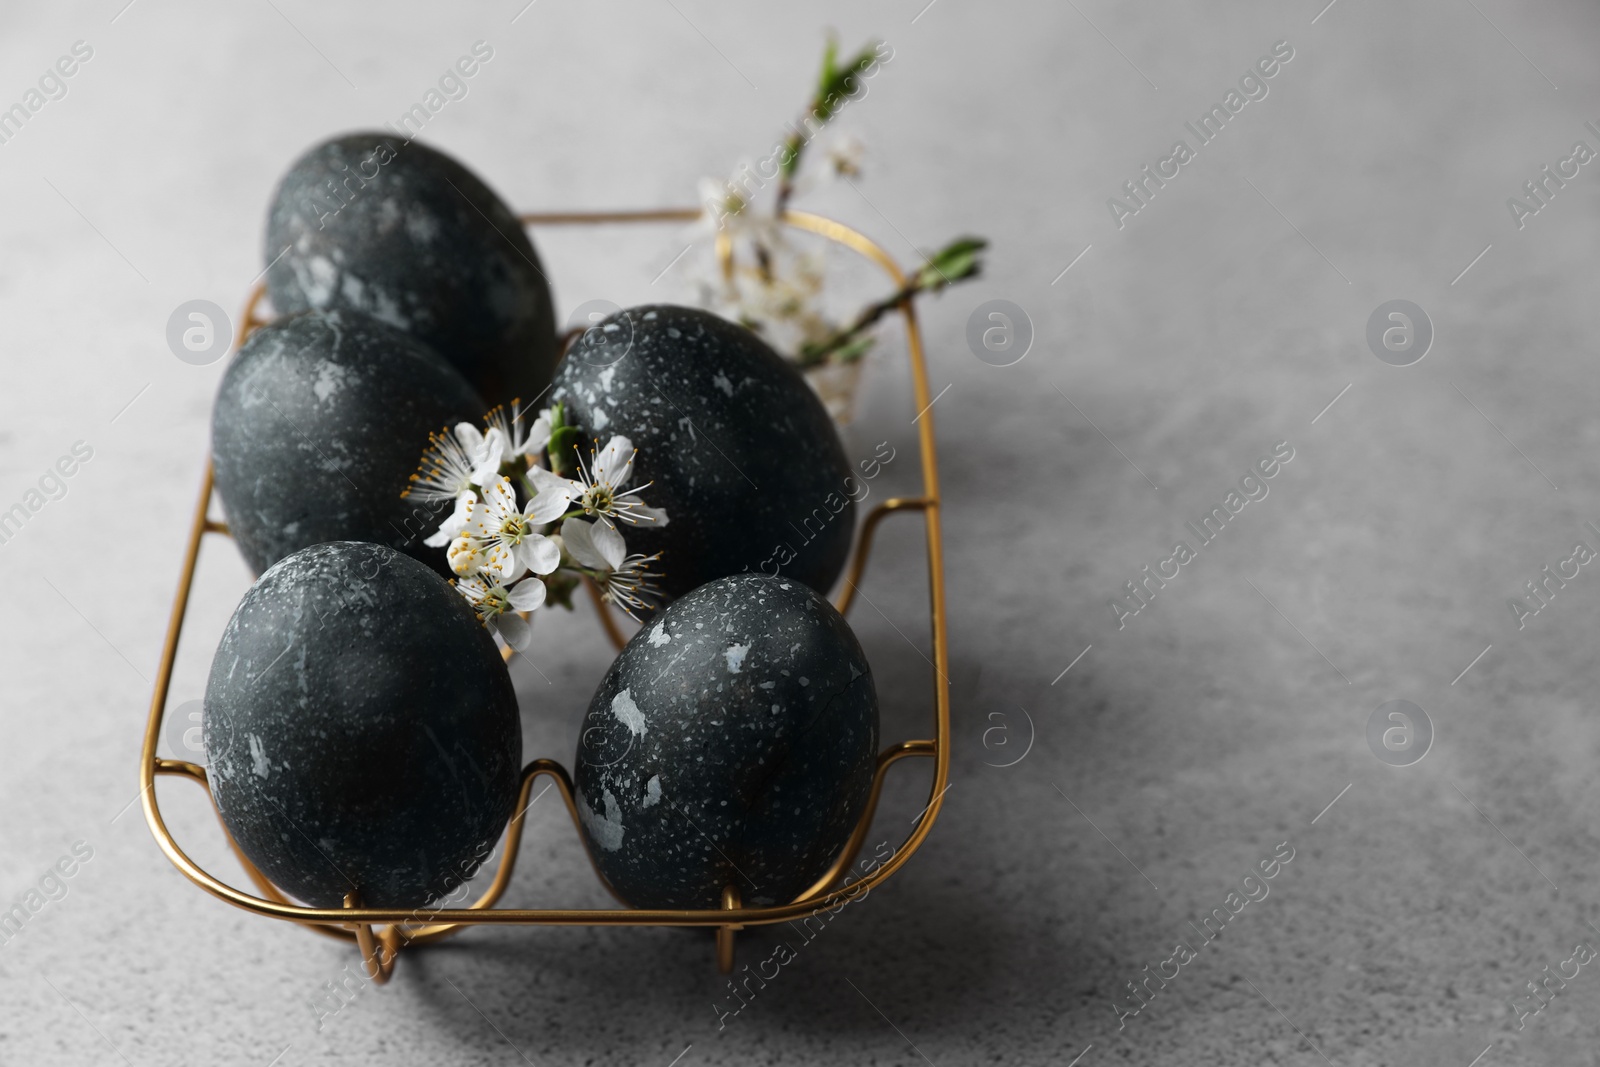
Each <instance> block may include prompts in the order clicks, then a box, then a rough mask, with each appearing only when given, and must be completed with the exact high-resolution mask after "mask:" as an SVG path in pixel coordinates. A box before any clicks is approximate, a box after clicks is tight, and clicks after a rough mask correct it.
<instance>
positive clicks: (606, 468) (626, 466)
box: [594, 436, 633, 489]
mask: <svg viewBox="0 0 1600 1067" xmlns="http://www.w3.org/2000/svg"><path fill="white" fill-rule="evenodd" d="M632 475H633V442H632V441H630V440H628V439H627V438H626V437H621V436H618V437H613V438H612V439H611V440H610V441H607V442H606V447H604V448H602V449H601V450H600V454H599V455H598V456H596V457H595V458H594V480H595V481H596V482H604V483H605V484H606V485H609V486H611V487H612V488H613V489H615V488H617V487H619V486H623V485H627V484H628V479H629V478H630V477H631V476H632Z"/></svg>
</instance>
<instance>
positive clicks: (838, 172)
mask: <svg viewBox="0 0 1600 1067" xmlns="http://www.w3.org/2000/svg"><path fill="white" fill-rule="evenodd" d="M866 151H867V146H866V145H865V144H863V143H862V141H861V138H859V137H856V136H854V135H853V134H845V135H843V136H835V137H832V138H829V140H828V141H827V143H826V144H825V145H824V146H823V149H822V157H823V159H825V160H826V161H827V164H828V165H827V169H826V170H824V171H823V174H824V176H825V177H827V178H859V177H860V176H861V158H862V156H864V155H865V154H866Z"/></svg>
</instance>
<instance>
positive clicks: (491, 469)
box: [474, 400, 553, 485]
mask: <svg viewBox="0 0 1600 1067" xmlns="http://www.w3.org/2000/svg"><path fill="white" fill-rule="evenodd" d="M521 403H522V402H521V401H520V400H513V401H511V413H510V414H509V415H508V414H506V409H505V406H504V405H503V404H502V405H496V406H495V407H494V409H493V410H491V411H490V412H489V413H488V414H487V415H485V416H484V417H483V421H484V422H485V423H487V424H488V427H489V428H488V429H487V430H486V431H484V434H483V461H482V464H481V466H480V467H479V469H478V470H477V471H475V472H474V473H479V474H483V475H484V477H485V478H493V477H494V476H495V475H496V474H499V473H500V465H501V464H502V463H508V462H515V461H517V460H521V461H522V464H523V466H527V465H528V457H536V456H538V455H539V453H540V452H542V451H544V447H545V445H547V444H549V443H550V429H551V422H552V419H553V412H552V411H551V409H550V408H545V409H544V410H543V411H541V412H539V414H538V417H536V418H535V419H534V420H533V424H532V425H531V426H527V427H524V426H523V422H522V416H523V414H524V410H523V409H522V408H521V407H519V406H518V405H520V404H521ZM479 484H480V485H481V484H483V480H482V479H479Z"/></svg>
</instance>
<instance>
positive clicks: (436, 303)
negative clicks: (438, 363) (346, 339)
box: [262, 132, 556, 404]
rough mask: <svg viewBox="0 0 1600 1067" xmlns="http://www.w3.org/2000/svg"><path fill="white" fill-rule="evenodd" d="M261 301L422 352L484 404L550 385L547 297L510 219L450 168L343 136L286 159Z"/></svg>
mask: <svg viewBox="0 0 1600 1067" xmlns="http://www.w3.org/2000/svg"><path fill="white" fill-rule="evenodd" d="M262 254H263V256H264V257H265V258H264V259H263V260H262V262H263V263H264V264H268V265H269V266H268V268H267V292H268V293H269V294H270V295H271V297H272V303H273V306H274V307H276V308H278V309H279V310H280V311H284V312H294V311H304V310H306V309H308V308H320V309H328V308H352V309H354V310H357V311H364V312H366V313H367V314H369V315H373V316H375V317H377V318H379V319H381V320H383V321H384V322H387V323H388V324H389V325H391V326H395V327H398V328H399V329H402V330H406V331H408V332H410V333H412V334H414V335H415V336H417V337H419V338H421V339H422V340H423V341H426V342H427V343H428V344H429V345H431V346H432V347H433V348H434V349H436V350H437V351H438V352H439V354H440V355H442V356H444V358H445V359H446V360H447V361H449V362H450V363H451V364H452V365H453V366H454V367H455V368H456V369H457V370H459V371H461V373H462V374H463V375H464V376H465V377H466V379H467V381H469V382H471V383H472V385H473V388H475V389H477V390H478V392H479V393H481V394H482V395H483V396H484V397H486V398H488V399H489V401H490V402H491V403H495V404H509V403H510V402H511V401H512V400H513V399H514V398H518V397H520V398H521V399H522V400H523V401H524V402H531V400H532V398H533V397H536V396H538V395H539V394H540V393H541V392H543V391H544V388H545V386H546V385H548V384H549V382H550V371H551V368H552V367H554V365H555V359H556V351H555V340H556V327H555V318H554V313H553V312H552V311H551V306H550V284H549V282H548V281H547V280H546V278H545V273H544V268H543V267H542V266H541V265H540V263H539V256H538V253H536V252H535V251H534V249H533V244H532V242H530V241H529V240H528V236H527V234H526V233H525V232H524V231H523V229H522V226H521V225H520V224H519V223H518V222H517V219H516V215H515V213H513V212H512V211H511V209H510V208H508V207H506V205H505V202H504V201H502V200H501V199H500V197H498V196H497V195H495V192H494V190H492V189H490V188H489V187H488V186H487V185H485V184H484V182H483V180H482V179H481V178H479V177H478V176H477V175H476V174H474V173H473V172H472V171H471V170H469V169H467V168H466V167H464V166H462V165H461V164H460V163H459V162H457V161H456V160H455V159H453V158H451V157H450V156H448V155H446V154H445V153H443V152H440V151H439V150H437V149H435V148H430V147H429V146H427V145H426V144H423V143H422V142H421V141H407V140H406V139H405V138H402V137H398V136H395V135H394V134H391V133H372V132H363V133H352V134H345V135H344V136H341V137H337V138H334V139H332V140H328V141H324V142H322V143H320V144H318V145H315V146H313V147H312V148H310V149H308V150H307V151H306V153H305V154H304V155H302V156H301V157H300V158H299V159H297V160H295V162H294V164H293V165H292V166H291V167H290V168H289V170H288V172H287V173H286V174H285V175H284V176H283V179H282V181H281V182H280V183H279V185H278V189H277V191H276V192H275V193H274V194H273V198H272V204H271V206H270V208H269V209H268V214H267V235H266V244H265V246H264V248H263V251H262Z"/></svg>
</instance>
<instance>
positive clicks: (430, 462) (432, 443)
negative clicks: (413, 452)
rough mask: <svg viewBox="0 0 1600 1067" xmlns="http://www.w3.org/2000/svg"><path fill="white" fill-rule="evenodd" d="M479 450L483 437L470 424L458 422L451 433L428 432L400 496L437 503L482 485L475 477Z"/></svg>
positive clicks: (480, 450) (479, 459)
mask: <svg viewBox="0 0 1600 1067" xmlns="http://www.w3.org/2000/svg"><path fill="white" fill-rule="evenodd" d="M482 448H483V434H481V433H479V432H478V428H477V427H476V426H474V425H472V423H470V422H459V423H457V424H456V428H455V429H454V430H450V429H445V430H442V431H440V432H439V433H430V434H429V435H428V447H427V448H426V449H425V450H424V451H423V453H422V462H421V464H419V465H418V467H417V472H416V473H415V474H413V475H412V476H411V484H410V485H408V486H407V487H406V489H405V491H404V492H402V493H401V494H400V495H401V496H402V497H411V496H414V497H416V498H417V499H418V500H420V501H422V502H423V503H424V504H437V503H441V502H443V501H446V500H455V499H456V498H457V497H459V496H460V495H461V494H462V493H464V492H466V491H467V490H468V489H470V488H471V487H472V486H473V485H481V484H483V483H482V482H480V481H479V480H478V478H477V470H478V467H479V465H480V464H481V463H482V461H483V456H482V455H481V452H482Z"/></svg>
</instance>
